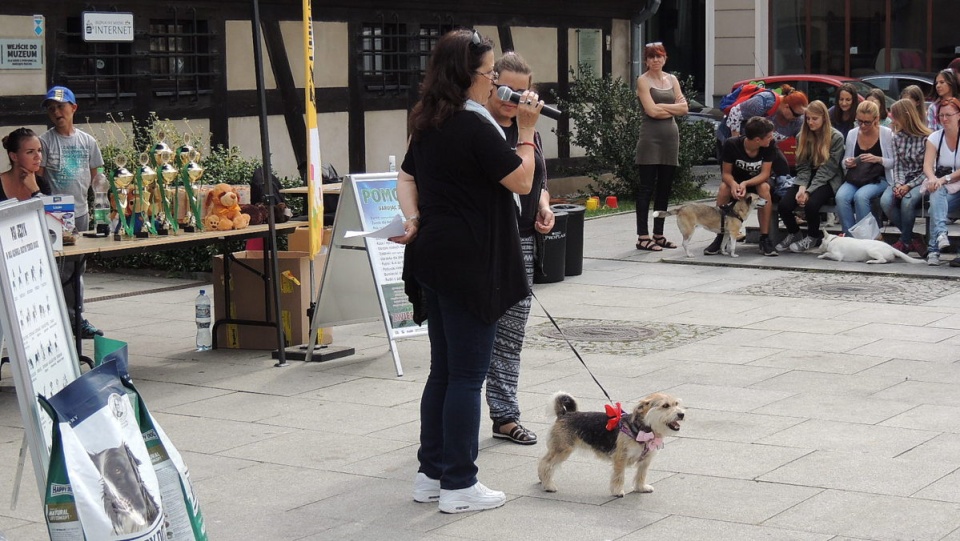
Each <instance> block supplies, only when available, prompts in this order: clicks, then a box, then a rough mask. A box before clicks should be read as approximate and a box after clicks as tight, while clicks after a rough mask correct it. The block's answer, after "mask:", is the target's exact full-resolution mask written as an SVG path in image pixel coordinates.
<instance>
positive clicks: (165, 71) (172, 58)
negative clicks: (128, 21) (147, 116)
mask: <svg viewBox="0 0 960 541" xmlns="http://www.w3.org/2000/svg"><path fill="white" fill-rule="evenodd" d="M149 40H150V74H151V77H152V82H151V86H152V87H153V91H154V93H155V94H156V95H157V96H169V97H172V98H174V99H175V98H179V97H184V96H193V97H196V96H198V95H200V94H208V93H211V92H212V90H213V89H212V77H211V75H212V73H211V72H210V61H211V56H212V55H211V54H210V33H209V30H208V24H207V22H206V21H197V20H186V21H182V20H181V21H176V20H152V21H150V33H149Z"/></svg>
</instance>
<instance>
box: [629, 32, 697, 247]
mask: <svg viewBox="0 0 960 541" xmlns="http://www.w3.org/2000/svg"><path fill="white" fill-rule="evenodd" d="M643 58H644V61H645V62H646V64H647V71H645V72H643V73H642V74H640V76H639V77H637V98H639V99H640V105H641V106H642V111H643V112H642V115H643V116H642V119H641V122H640V135H639V137H638V138H637V150H636V158H635V159H634V163H636V164H637V176H638V178H639V183H638V186H637V245H636V246H637V250H648V251H651V252H659V251H662V250H663V249H664V248H676V247H677V245H676V244H674V243H672V242H670V241H668V240H667V238H666V237H664V236H663V224H664V219H663V218H654V220H653V237H652V238H651V237H650V231H649V229H648V224H647V221H648V220H647V213H648V212H649V211H650V199H651V198H653V210H667V204H668V203H669V202H670V191H671V190H672V188H673V179H674V177H675V176H676V173H677V166H679V165H680V161H679V156H680V129H679V128H678V127H677V122H676V120H675V118H676V117H680V116H684V115H686V114H687V99H686V98H685V97H684V96H683V91H682V90H681V88H680V83H679V81H677V78H676V77H674V76H673V75H672V74H670V73H666V72H664V71H663V67H664V65H665V64H666V63H667V51H666V49H664V48H663V44H662V43H659V42H658V43H648V44H647V46H646V47H644V50H643ZM654 193H656V197H654Z"/></svg>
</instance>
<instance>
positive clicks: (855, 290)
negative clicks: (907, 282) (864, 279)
mask: <svg viewBox="0 0 960 541" xmlns="http://www.w3.org/2000/svg"><path fill="white" fill-rule="evenodd" d="M816 289H818V290H820V291H822V292H824V293H832V294H834V295H879V294H882V293H889V292H891V291H901V289H900V287H899V286H895V285H893V284H887V285H880V284H862V283H861V284H858V283H855V282H854V283H847V282H843V283H839V284H823V285H822V286H819V287H817V288H816Z"/></svg>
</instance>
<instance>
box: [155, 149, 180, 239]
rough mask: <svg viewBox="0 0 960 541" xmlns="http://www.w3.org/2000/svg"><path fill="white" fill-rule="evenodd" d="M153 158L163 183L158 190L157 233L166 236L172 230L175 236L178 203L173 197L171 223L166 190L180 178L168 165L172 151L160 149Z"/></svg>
mask: <svg viewBox="0 0 960 541" xmlns="http://www.w3.org/2000/svg"><path fill="white" fill-rule="evenodd" d="M154 157H155V158H156V160H157V163H158V164H159V165H158V170H157V173H158V174H159V175H160V179H161V180H162V181H163V187H162V188H160V190H159V193H160V201H161V209H160V213H159V214H158V216H157V233H158V234H160V235H167V234H169V233H170V230H171V229H173V233H174V234H177V232H178V227H177V220H176V212H177V210H178V206H177V204H178V201H177V199H176V197H174V200H173V214H172V215H173V217H174V219H173V221H171V220H170V216H171V208H170V201H169V197H168V193H167V189H168V188H169V187H171V186H175V185H176V183H177V179H178V178H180V171H177V168H176V167H174V166H173V165H171V164H170V162H171V161H172V160H173V151H172V150H170V149H169V148H166V149H162V150H161V151H160V152H159V153H155V154H154ZM174 194H175V195H176V192H174Z"/></svg>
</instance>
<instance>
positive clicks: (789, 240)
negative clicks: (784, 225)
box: [776, 231, 803, 252]
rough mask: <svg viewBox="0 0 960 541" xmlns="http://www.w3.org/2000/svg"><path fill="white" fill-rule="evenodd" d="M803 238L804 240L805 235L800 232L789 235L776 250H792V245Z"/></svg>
mask: <svg viewBox="0 0 960 541" xmlns="http://www.w3.org/2000/svg"><path fill="white" fill-rule="evenodd" d="M802 238H803V233H801V232H799V231H797V232H796V233H787V236H786V237H783V240H781V241H780V243H779V244H777V246H776V249H777V251H778V252H783V251H786V250H787V249H788V248H790V245H791V244H793V243H794V242H798V241H799V240H800V239H802Z"/></svg>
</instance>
